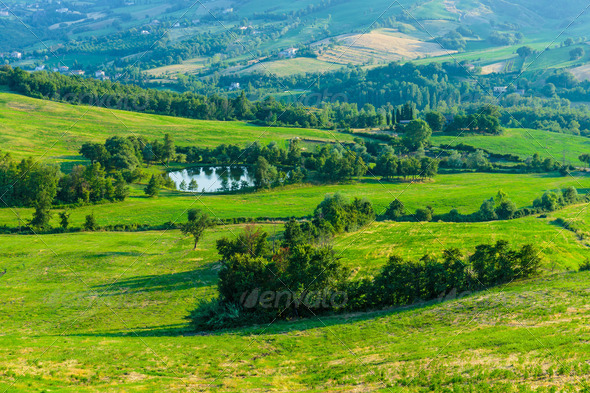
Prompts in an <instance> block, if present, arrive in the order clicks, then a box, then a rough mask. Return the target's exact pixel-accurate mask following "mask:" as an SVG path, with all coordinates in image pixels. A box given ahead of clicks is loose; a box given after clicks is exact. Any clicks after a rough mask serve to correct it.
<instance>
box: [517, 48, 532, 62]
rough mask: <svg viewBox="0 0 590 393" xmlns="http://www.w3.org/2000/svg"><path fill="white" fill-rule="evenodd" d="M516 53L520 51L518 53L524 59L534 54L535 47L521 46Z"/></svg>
mask: <svg viewBox="0 0 590 393" xmlns="http://www.w3.org/2000/svg"><path fill="white" fill-rule="evenodd" d="M516 53H518V55H519V56H520V57H522V58H523V59H526V58H527V57H529V56H530V55H532V54H533V48H531V47H530V46H521V47H520V48H518V49H517V50H516Z"/></svg>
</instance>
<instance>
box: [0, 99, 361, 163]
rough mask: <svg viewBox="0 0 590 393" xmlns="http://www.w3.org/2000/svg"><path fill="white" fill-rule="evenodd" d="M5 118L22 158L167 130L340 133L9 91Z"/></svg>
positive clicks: (0, 133)
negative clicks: (89, 103)
mask: <svg viewBox="0 0 590 393" xmlns="http://www.w3.org/2000/svg"><path fill="white" fill-rule="evenodd" d="M0 119H1V121H0V146H1V147H2V150H3V151H5V152H10V153H12V154H13V155H14V156H15V157H19V158H20V157H26V156H35V157H39V156H41V155H43V154H44V153H46V157H54V158H57V159H58V160H61V161H68V160H74V161H75V160H78V159H79V157H73V156H76V155H77V151H78V149H79V148H80V145H81V144H82V143H83V142H87V141H95V142H103V141H104V140H105V139H106V138H109V137H111V136H114V135H120V136H143V137H146V138H149V139H155V138H158V139H162V138H163V137H164V134H165V133H170V134H171V135H173V136H174V138H175V141H176V143H177V144H178V145H181V146H182V145H185V146H186V145H198V146H217V145H220V144H222V143H238V144H241V145H246V144H247V143H251V142H253V141H254V140H260V141H261V142H263V143H268V142H270V141H277V142H282V143H284V141H285V140H287V139H290V138H293V137H296V136H299V137H302V138H317V139H325V140H334V133H332V132H330V131H322V130H313V129H301V128H285V127H259V126H255V125H251V124H248V123H244V122H237V121H228V122H220V121H204V120H192V119H183V118H177V117H170V116H157V115H146V114H142V113H135V112H125V111H118V110H109V109H104V108H95V107H89V106H73V105H67V104H61V103H56V102H50V101H43V100H37V99H33V98H28V97H24V96H19V95H15V94H9V93H0ZM337 138H338V140H340V141H344V140H351V139H352V136H350V135H348V134H338V135H337Z"/></svg>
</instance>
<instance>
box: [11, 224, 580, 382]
mask: <svg viewBox="0 0 590 393" xmlns="http://www.w3.org/2000/svg"><path fill="white" fill-rule="evenodd" d="M387 225H388V224H386V223H382V224H378V225H376V226H371V227H370V228H369V229H370V230H371V231H372V230H379V231H382V230H385V231H387V232H394V231H398V228H395V227H394V226H393V225H390V226H389V227H387ZM428 225H429V226H433V225H437V224H433V223H431V224H428ZM499 225H501V224H499ZM547 227H550V226H547ZM240 229H241V228H240V227H238V226H231V227H223V228H221V227H219V228H215V229H212V230H210V231H208V232H207V233H206V235H205V237H204V239H203V240H202V242H201V243H200V245H199V248H198V249H197V250H196V251H191V248H192V247H191V241H190V239H186V238H183V237H182V236H181V235H180V234H179V232H178V231H167V232H164V233H162V232H145V233H121V234H117V235H116V236H113V234H112V233H100V232H98V233H75V234H66V235H63V234H62V235H41V236H19V235H14V236H2V249H1V251H0V254H1V255H2V267H3V269H6V274H5V275H4V276H3V277H2V278H1V282H2V286H0V295H1V296H2V299H3V300H2V301H3V310H4V312H3V313H2V314H0V325H1V326H2V327H3V329H2V334H0V389H2V390H8V391H11V392H31V391H43V390H44V391H60V392H94V391H122V390H124V391H129V392H135V391H138V392H139V391H161V390H164V389H166V390H167V391H173V392H175V391H178V392H180V391H203V392H209V391H227V392H230V391H248V392H254V391H261V390H264V391H266V390H274V391H310V392H314V391H331V392H340V391H356V390H371V391H384V392H385V391H398V390H400V389H401V390H405V391H410V392H423V391H445V389H452V390H454V391H458V390H459V389H468V390H461V391H474V392H475V391H487V392H517V391H518V392H531V391H533V389H535V390H534V391H537V392H550V391H555V390H552V389H555V388H557V389H559V390H564V391H575V390H576V389H578V388H579V387H580V386H581V385H580V384H581V383H582V382H583V381H587V378H588V377H587V375H588V371H590V367H589V366H588V365H587V362H586V361H585V359H587V357H588V355H590V349H589V348H588V345H587V341H588V340H590V329H589V328H588V325H589V323H590V318H589V316H588V312H587V309H588V306H587V303H588V291H587V282H588V280H589V279H590V274H589V273H561V272H560V273H557V272H554V273H547V275H545V276H543V277H540V278H537V279H534V280H528V281H525V282H518V283H512V284H510V285H508V286H504V287H500V288H494V289H492V290H490V291H487V292H480V293H475V294H472V295H468V296H466V297H463V298H461V299H456V300H450V301H447V302H444V303H440V304H438V303H436V302H431V303H428V304H417V305H414V306H410V307H405V308H401V309H389V310H383V311H379V312H374V313H369V314H354V315H353V314H351V315H341V316H332V317H330V316H322V317H319V318H313V319H309V320H301V321H292V322H275V323H273V324H271V325H270V326H255V327H251V328H244V329H239V330H232V331H222V332H218V333H214V334H207V335H201V334H195V333H193V332H192V331H190V330H189V329H188V326H187V321H186V320H185V319H184V318H185V316H186V315H187V313H188V311H189V310H190V309H192V308H193V307H194V306H195V304H196V302H197V301H198V300H199V299H203V298H208V297H210V296H212V295H213V293H214V286H215V279H216V272H217V269H218V266H219V265H218V263H217V262H216V260H217V259H216V256H215V251H214V241H215V239H217V238H219V237H221V236H232V235H233V233H234V232H237V231H239V230H240ZM268 229H270V228H268ZM496 229H497V228H496ZM506 229H508V228H506ZM412 236H413V234H412V233H409V232H408V233H407V237H408V238H412ZM402 237H403V235H402V236H400V238H402ZM338 240H341V239H338ZM392 241H393V239H392ZM379 246H382V245H381V244H379ZM352 247H355V246H352ZM437 248H438V247H437ZM363 263H366V262H363Z"/></svg>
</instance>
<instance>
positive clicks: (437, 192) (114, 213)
mask: <svg viewBox="0 0 590 393" xmlns="http://www.w3.org/2000/svg"><path fill="white" fill-rule="evenodd" d="M569 186H575V187H576V188H578V189H580V190H581V191H585V189H587V188H590V178H587V177H576V178H572V177H559V176H556V175H555V174H553V175H547V174H540V175H539V174H528V175H514V174H485V175H482V174H481V173H465V174H453V175H438V176H437V177H436V178H435V180H434V181H433V182H426V183H416V184H410V183H381V182H378V181H376V180H371V179H366V180H365V181H364V182H362V183H355V184H348V185H346V184H344V185H326V186H303V187H292V188H286V189H274V190H271V191H267V192H258V193H251V194H236V195H203V196H200V197H197V196H195V195H191V194H188V193H182V192H179V191H162V192H161V193H160V196H159V197H158V198H147V197H146V196H145V195H144V193H143V191H142V187H141V186H136V187H135V188H134V189H133V194H132V195H131V197H130V198H128V199H127V200H126V201H125V202H122V203H114V204H113V203H107V204H103V205H93V206H86V207H82V208H77V209H74V210H72V211H71V222H72V225H74V226H81V225H82V223H83V222H84V217H85V216H86V215H87V214H90V213H92V212H94V214H95V216H96V218H97V220H98V223H99V224H100V225H107V224H120V223H125V224H133V223H136V224H151V225H159V224H163V223H165V222H168V221H173V222H177V221H178V222H182V221H184V220H185V216H186V210H187V209H190V208H199V209H203V210H205V211H207V212H208V213H209V214H210V215H211V216H214V217H219V218H235V217H290V216H296V217H302V216H306V215H310V214H312V213H313V210H314V208H315V207H316V206H317V205H318V203H320V202H321V200H322V199H323V198H324V195H325V194H328V193H335V192H341V193H343V194H345V195H347V196H349V197H355V196H357V197H360V198H363V197H366V198H368V199H369V200H370V201H371V202H372V203H373V204H374V206H375V209H376V211H377V212H378V213H381V212H382V211H383V210H384V209H385V208H386V207H387V205H389V203H390V202H391V201H392V200H393V199H395V198H396V197H397V198H399V199H400V200H401V201H403V202H404V203H405V204H406V208H407V209H409V211H412V212H413V211H415V209H416V208H418V207H424V206H426V205H431V206H432V207H434V209H435V212H436V213H447V212H448V211H450V210H451V209H454V208H455V209H458V210H459V211H460V212H461V213H464V214H467V213H471V212H474V211H476V210H478V209H479V207H480V205H481V204H482V202H483V201H484V200H485V199H489V198H490V197H493V196H494V195H496V193H497V192H498V190H499V189H502V190H504V191H505V192H507V193H508V195H509V196H510V198H512V200H513V201H514V202H515V203H516V204H517V206H519V207H524V206H530V205H531V204H532V201H533V200H534V199H535V198H536V197H538V196H540V195H541V194H542V193H543V192H544V191H546V190H554V189H557V188H562V189H564V188H567V187H569ZM32 212H33V209H0V225H3V224H5V225H9V226H16V225H17V224H18V217H17V215H16V213H18V214H19V215H20V217H21V219H29V218H30V217H31V216H32ZM52 224H53V225H57V224H58V218H57V216H55V217H54V219H53V222H52Z"/></svg>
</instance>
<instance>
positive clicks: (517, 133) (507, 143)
mask: <svg viewBox="0 0 590 393" xmlns="http://www.w3.org/2000/svg"><path fill="white" fill-rule="evenodd" d="M432 143H433V144H434V145H437V146H444V147H446V146H450V147H452V146H455V145H458V144H460V143H464V144H466V145H471V146H475V147H477V148H481V149H486V150H487V151H489V152H492V153H499V154H505V153H507V152H509V153H511V154H516V155H518V156H520V157H521V158H526V157H531V156H532V155H533V154H535V153H539V155H540V156H541V157H551V158H553V159H555V160H556V161H559V162H562V161H563V158H564V156H565V160H566V163H568V162H569V163H572V164H573V165H579V166H582V165H584V164H583V163H582V162H580V160H578V156H580V154H583V153H586V152H588V150H589V149H590V139H588V138H586V137H583V136H577V135H569V134H558V133H555V132H549V131H543V130H531V129H521V128H508V129H505V130H504V133H503V134H502V135H497V136H489V135H464V136H460V137H456V136H450V135H444V134H434V135H433V137H432Z"/></svg>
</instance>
